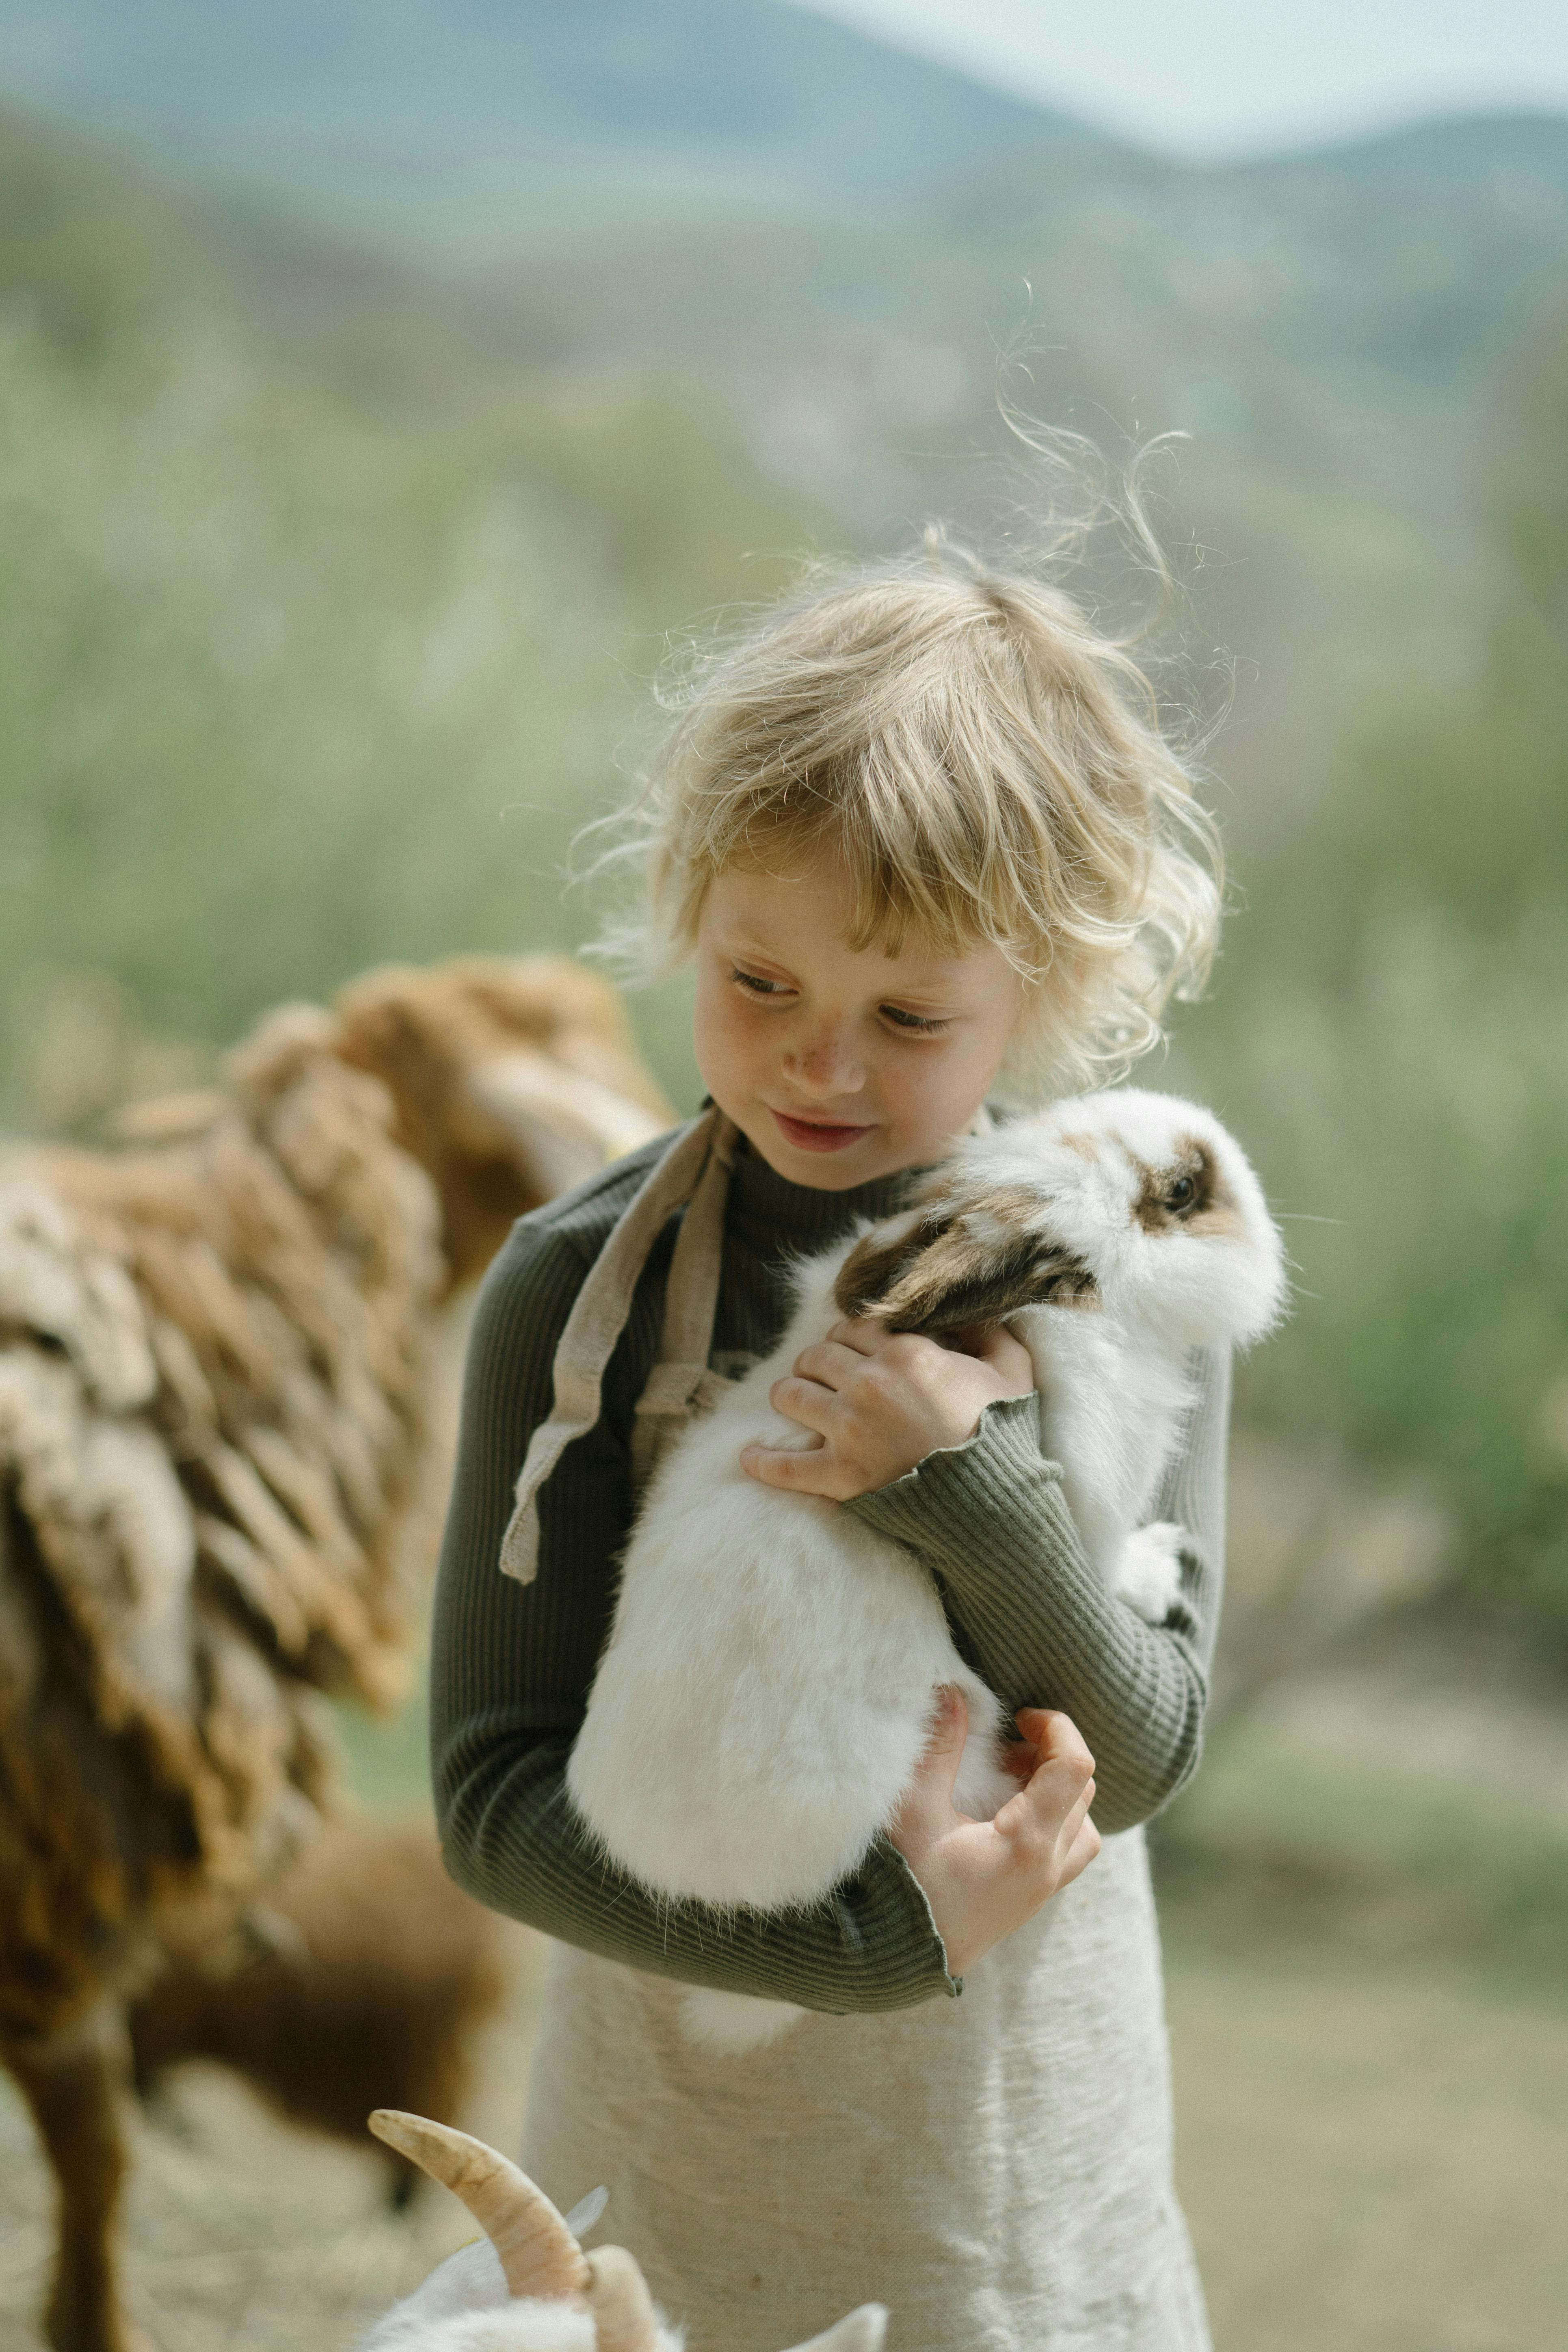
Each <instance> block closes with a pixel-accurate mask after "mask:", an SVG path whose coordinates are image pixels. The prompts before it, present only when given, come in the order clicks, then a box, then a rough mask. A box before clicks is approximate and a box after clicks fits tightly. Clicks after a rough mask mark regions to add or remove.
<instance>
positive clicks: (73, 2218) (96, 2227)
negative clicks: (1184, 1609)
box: [5, 2012, 145, 2352]
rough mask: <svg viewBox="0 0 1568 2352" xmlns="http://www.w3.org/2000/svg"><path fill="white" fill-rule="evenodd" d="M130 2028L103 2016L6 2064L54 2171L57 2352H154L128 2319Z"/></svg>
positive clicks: (23, 2050) (13, 2049)
mask: <svg viewBox="0 0 1568 2352" xmlns="http://www.w3.org/2000/svg"><path fill="white" fill-rule="evenodd" d="M124 2051H125V2043H124V2028H123V2025H122V2022H121V2019H120V2017H119V2015H118V2013H117V2012H111V2013H109V2014H101V2013H100V2015H99V2016H97V2017H95V2018H94V2019H92V2020H91V2021H89V2023H88V2024H87V2025H85V2026H83V2027H81V2028H79V2030H78V2031H77V2032H73V2033H72V2034H71V2035H70V2037H69V2039H68V2040H64V2039H62V2040H60V2041H57V2042H47V2043H37V2042H34V2043H23V2044H21V2045H18V2044H16V2042H12V2043H11V2044H9V2046H8V2047H7V2049H6V2051H5V2060H6V2063H7V2065H8V2066H9V2067H10V2070H11V2072H12V2074H14V2075H15V2076H16V2081H17V2083H18V2084H20V2086H21V2088H22V2091H23V2093H24V2094H25V2095H26V2101H27V2104H28V2105H29V2106H30V2107H31V2109H32V2111H33V2121H34V2122H35V2124H36V2125H37V2130H38V2137H39V2138H40V2140H41V2141H42V2142H43V2145H44V2151H45V2153H46V2155H47V2158H48V2159H49V2162H50V2164H51V2166H52V2167H53V2168H54V2174H55V2181H56V2187H57V2190H58V2218H59V2235H58V2254H57V2259H56V2268H55V2278H54V2285H53V2287H52V2289H51V2292H50V2294H49V2301H48V2306H47V2313H46V2315H45V2321H44V2326H45V2332H46V2334H47V2337H48V2340H49V2343H50V2344H51V2345H52V2346H53V2347H54V2352H145V2347H144V2344H143V2342H142V2338H140V2337H139V2336H138V2335H137V2334H136V2331H135V2330H134V2329H133V2328H132V2327H131V2326H130V2325H129V2324H128V2322H127V2321H126V2319H125V2316H124V2315H123V2313H122V2312H121V2308H120V2303H119V2297H118V2294H117V2293H116V2286H115V2268H116V2265H115V2247H114V2226H115V2216H116V2209H117V2207H118V2205H119V2201H120V2190H121V2182H122V2180H123V2179H124V2175H125V2167H126V2153H125V2142H124V2137H123V2134H122V2128H121V2106H120V2101H121V2088H122V2084H123V2079H124V2074H125V2054H124Z"/></svg>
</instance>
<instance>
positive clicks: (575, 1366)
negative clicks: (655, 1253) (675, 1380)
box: [500, 1108, 735, 1584]
mask: <svg viewBox="0 0 1568 2352" xmlns="http://www.w3.org/2000/svg"><path fill="white" fill-rule="evenodd" d="M734 1139H735V1130H734V1129H733V1128H732V1127H731V1125H730V1122H729V1120H728V1119H726V1118H724V1117H723V1114H722V1113H721V1111H719V1110H718V1109H717V1108H714V1109H712V1110H708V1111H704V1112H702V1113H701V1114H700V1117H698V1118H694V1119H689V1120H688V1122H687V1124H686V1125H685V1126H684V1127H683V1128H680V1129H678V1131H677V1132H676V1134H675V1135H674V1136H673V1137H672V1138H671V1139H670V1143H669V1147H668V1150H667V1151H666V1152H665V1153H664V1156H663V1158H662V1159H660V1160H658V1161H656V1163H655V1165H654V1166H653V1168H652V1169H651V1170H650V1171H649V1172H648V1174H647V1177H646V1178H645V1180H644V1181H643V1183H642V1184H641V1185H640V1186H639V1188H638V1190H637V1192H635V1193H634V1194H633V1196H632V1199H631V1201H630V1202H628V1203H627V1206H626V1209H625V1210H624V1211H623V1212H622V1213H621V1216H620V1218H619V1219H618V1221H617V1222H616V1225H615V1227H614V1228H613V1230H612V1232H611V1234H610V1237H609V1239H608V1240H607V1241H606V1242H605V1246H604V1248H603V1249H602V1250H601V1251H600V1252H599V1255H598V1256H597V1257H596V1258H595V1261H594V1264H593V1265H592V1266H591V1267H590V1268H589V1270H588V1276H587V1279H586V1281H585V1282H584V1285H583V1287H582V1289H581V1290H580V1291H579V1292H578V1293H577V1297H576V1299H575V1301H574V1305H573V1308H572V1312H571V1314H570V1315H569V1316H568V1317H567V1318H566V1328H565V1329H564V1330H563V1332H562V1334H561V1339H560V1344H559V1346H558V1347H557V1349H556V1350H555V1366H554V1380H555V1390H554V1400H553V1402H552V1406H551V1410H550V1418H549V1419H548V1421H542V1422H541V1423H540V1424H539V1426H538V1428H537V1429H536V1430H535V1431H534V1433H533V1435H532V1436H531V1438H530V1440H529V1444H528V1452H527V1454H525V1455H524V1457H523V1464H522V1468H521V1470H520V1471H519V1473H518V1479H517V1493H516V1501H515V1503H514V1505H513V1507H512V1514H511V1517H510V1520H509V1521H508V1523H507V1529H506V1533H505V1535H504V1536H503V1537H502V1538H501V1547H500V1566H501V1572H502V1574H503V1575H506V1576H511V1577H515V1578H516V1579H517V1581H518V1582H519V1583H520V1584H531V1583H532V1581H533V1579H534V1577H535V1575H536V1574H537V1573H538V1568H539V1489H540V1488H541V1486H543V1484H544V1482H545V1480H546V1479H547V1478H548V1477H549V1475H550V1474H551V1472H552V1470H553V1469H554V1467H555V1465H556V1464H557V1463H558V1462H559V1461H560V1459H561V1456H562V1454H563V1453H564V1452H565V1451H566V1448H567V1447H568V1446H569V1445H570V1444H572V1443H573V1441H574V1439H575V1438H578V1437H582V1436H584V1435H585V1434H586V1433H587V1432H588V1431H589V1430H590V1429H592V1428H593V1427H594V1425H595V1422H596V1421H597V1420H598V1418H599V1409H600V1403H601V1398H602V1391H603V1386H604V1378H605V1366H606V1365H607V1364H608V1362H609V1360H610V1358H611V1356H612V1355H613V1354H614V1352H615V1347H616V1340H617V1339H619V1338H620V1336H621V1333H622V1331H623V1330H624V1329H625V1328H626V1317H627V1315H628V1314H629V1313H630V1312H631V1303H632V1294H633V1292H634V1291H635V1290H636V1288H637V1280H638V1277H639V1276H640V1275H641V1273H642V1270H643V1267H644V1266H645V1265H647V1258H648V1254H649V1252H650V1251H651V1250H652V1248H653V1245H654V1243H655V1242H656V1241H657V1240H658V1236H659V1234H660V1233H661V1232H662V1231H663V1229H664V1227H665V1225H666V1223H668V1220H669V1218H670V1217H671V1216H673V1214H674V1213H675V1212H676V1210H677V1209H679V1207H680V1206H681V1205H682V1203H683V1202H687V1201H690V1200H691V1198H692V1194H693V1193H694V1192H699V1193H700V1192H702V1186H703V1181H704V1179H705V1178H708V1179H711V1180H712V1181H710V1182H709V1185H708V1191H707V1193H706V1194H705V1195H704V1203H703V1205H704V1214H703V1220H702V1223H701V1227H700V1231H701V1232H702V1233H703V1234H706V1233H707V1232H708V1229H709V1228H710V1227H711V1230H712V1243H713V1246H712V1248H711V1249H710V1250H707V1249H705V1250H704V1252H703V1255H702V1259H701V1261H700V1263H701V1264H702V1265H704V1266H705V1265H706V1261H707V1258H708V1257H709V1256H711V1259H712V1292H711V1296H710V1297H709V1301H708V1306H707V1316H708V1325H707V1328H708V1329H709V1330H711V1328H712V1318H713V1303H714V1301H715V1300H716V1298H717V1296H718V1260H719V1249H718V1244H719V1243H720V1242H721V1239H722V1232H723V1220H724V1191H725V1187H726V1186H727V1184H728V1181H729V1167H730V1160H731V1156H732V1153H733V1149H734ZM715 1171H717V1173H716V1176H715ZM715 1191H716V1192H717V1201H716V1202H714V1199H713V1194H714V1192H715ZM695 1206H696V1202H693V1207H695ZM688 1223H689V1219H687V1220H683V1221H682V1224H681V1231H680V1238H679V1241H678V1243H677V1244H676V1262H675V1264H673V1265H671V1268H670V1292H671V1295H672V1297H676V1298H678V1297H679V1292H678V1290H677V1280H676V1277H677V1272H678V1269H679V1270H680V1271H684V1270H685V1269H684V1268H681V1267H680V1255H681V1250H682V1248H683V1247H684V1248H685V1251H686V1261H687V1265H688V1266H689V1265H691V1262H692V1260H693V1258H694V1256H695V1255H697V1244H696V1242H695V1240H694V1241H693V1242H692V1243H691V1244H688V1243H687V1238H686V1236H687V1224H688ZM692 1323H693V1318H691V1317H689V1316H685V1317H683V1316H682V1315H681V1314H680V1311H679V1306H677V1307H675V1308H674V1309H673V1312H672V1308H671V1306H670V1304H669V1303H668V1302H667V1304H666V1308H665V1329H666V1333H667V1335H668V1334H670V1333H671V1331H672V1328H673V1330H674V1333H675V1336H676V1337H677V1338H678V1339H679V1340H680V1341H681V1342H682V1343H683V1344H685V1343H686V1341H687V1339H688V1337H689V1327H690V1326H691V1325H692ZM679 1369H682V1370H683V1369H684V1366H682V1367H680V1368H679ZM701 1369H703V1370H706V1361H705V1360H704V1363H703V1366H702V1368H701ZM695 1386H696V1382H695V1381H693V1382H692V1384H691V1387H692V1389H693V1390H694V1389H695Z"/></svg>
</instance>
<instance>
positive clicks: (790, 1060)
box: [784, 1022, 866, 1095]
mask: <svg viewBox="0 0 1568 2352" xmlns="http://www.w3.org/2000/svg"><path fill="white" fill-rule="evenodd" d="M784 1067H785V1068H786V1069H787V1070H788V1072H789V1074H790V1076H792V1077H793V1078H794V1079H795V1082H796V1084H797V1085H800V1086H803V1087H811V1088H812V1089H813V1090H814V1092H816V1093H817V1094H823V1095H826V1094H837V1095H844V1094H858V1093H859V1091H860V1088H861V1087H863V1086H864V1085H865V1083H866V1073H865V1071H864V1069H863V1068H862V1067H861V1066H860V1057H859V1055H858V1053H857V1051H856V1048H855V1041H854V1039H853V1037H852V1036H851V1035H850V1034H849V1033H848V1031H847V1029H845V1028H844V1027H842V1026H841V1025H840V1024H837V1022H835V1023H824V1024H821V1025H819V1026H817V1027H815V1028H813V1029H812V1030H811V1031H810V1032H809V1033H808V1034H807V1035H805V1037H803V1038H799V1039H797V1040H796V1042H795V1045H794V1046H793V1047H792V1048H790V1049H789V1050H787V1051H786V1053H785V1055H784Z"/></svg>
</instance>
